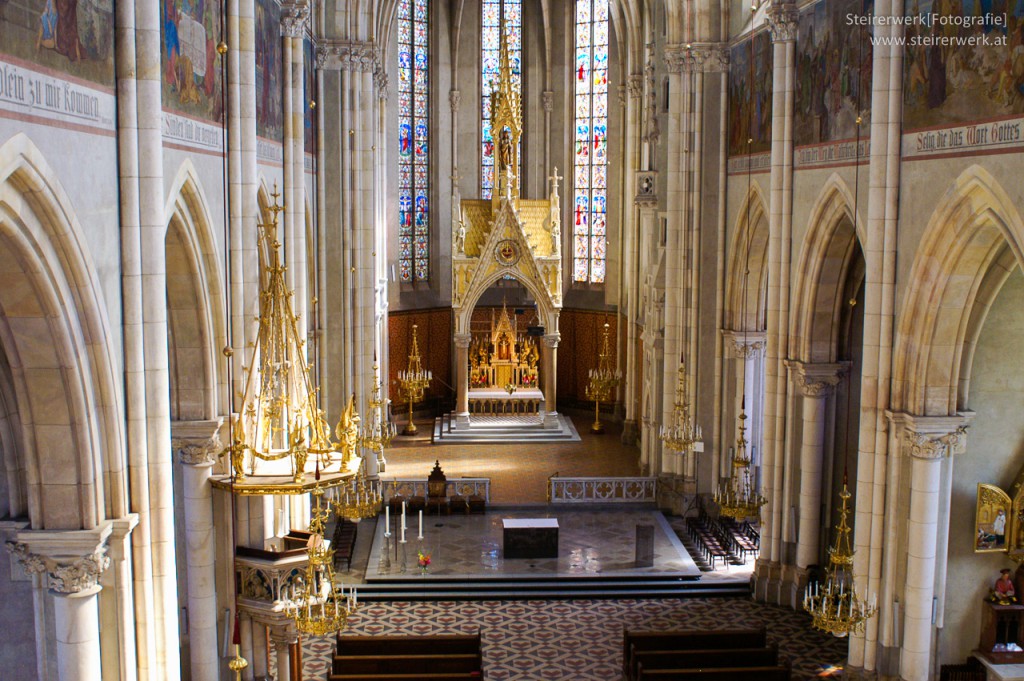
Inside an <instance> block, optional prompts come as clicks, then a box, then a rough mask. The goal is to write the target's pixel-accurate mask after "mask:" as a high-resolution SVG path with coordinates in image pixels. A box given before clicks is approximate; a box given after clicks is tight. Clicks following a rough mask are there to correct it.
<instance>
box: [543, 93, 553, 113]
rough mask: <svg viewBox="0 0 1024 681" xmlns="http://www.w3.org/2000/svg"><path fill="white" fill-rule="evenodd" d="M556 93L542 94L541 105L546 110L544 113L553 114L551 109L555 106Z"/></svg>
mask: <svg viewBox="0 0 1024 681" xmlns="http://www.w3.org/2000/svg"><path fill="white" fill-rule="evenodd" d="M554 99H555V93H554V92H552V91H551V90H544V92H541V93H540V105H541V106H542V107H543V108H544V113H551V109H552V108H553V106H554Z"/></svg>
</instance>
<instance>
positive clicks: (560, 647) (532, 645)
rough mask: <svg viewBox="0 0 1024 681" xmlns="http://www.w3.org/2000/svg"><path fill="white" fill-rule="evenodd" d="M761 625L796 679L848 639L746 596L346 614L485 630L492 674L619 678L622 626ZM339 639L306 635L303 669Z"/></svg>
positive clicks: (383, 607) (385, 627) (416, 629)
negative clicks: (815, 628)
mask: <svg viewBox="0 0 1024 681" xmlns="http://www.w3.org/2000/svg"><path fill="white" fill-rule="evenodd" d="M762 624H763V625H765V626H766V627H767V628H768V638H769V641H770V642H774V643H777V644H778V646H779V656H780V658H781V659H784V660H787V661H789V663H790V664H791V665H792V668H793V678H794V679H813V678H814V677H815V676H816V675H817V674H818V673H819V672H820V671H821V670H822V669H823V668H824V667H825V666H827V665H831V664H841V663H842V662H843V660H844V659H845V657H846V642H845V640H843V639H836V638H833V637H830V636H826V635H824V634H821V633H819V632H816V631H814V630H812V629H811V627H810V618H809V617H808V616H807V615H805V614H803V613H798V612H795V611H793V610H790V609H788V608H782V607H778V606H770V605H763V604H758V603H753V602H751V601H749V600H746V599H711V600H705V599H685V600H680V599H652V600H635V599H622V600H575V601H470V602H466V601H434V602H426V603H421V602H416V603H413V602H398V601H396V602H391V603H369V604H364V605H362V606H360V609H359V610H358V611H357V612H356V613H355V614H354V615H353V616H352V617H351V618H350V619H349V626H348V629H347V630H346V633H350V634H411V635H424V634H446V633H447V634H455V633H474V632H476V631H477V629H479V630H480V632H481V635H482V637H483V657H484V671H485V674H486V676H487V678H488V679H489V680H490V681H544V680H546V679H553V680H557V681H616V680H618V679H621V669H622V630H623V627H629V628H634V629H650V630H667V629H677V628H682V627H700V628H706V629H722V628H726V627H735V626H744V625H751V626H758V625H762ZM332 646H333V642H332V641H331V640H330V639H326V638H325V639H311V640H307V641H306V642H304V645H303V649H304V651H305V658H304V669H305V678H306V679H307V680H309V679H323V678H325V675H326V671H327V663H328V662H327V661H328V659H329V656H330V653H331V650H332Z"/></svg>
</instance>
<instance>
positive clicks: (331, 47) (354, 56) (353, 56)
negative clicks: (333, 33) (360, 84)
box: [317, 40, 381, 73]
mask: <svg viewBox="0 0 1024 681" xmlns="http://www.w3.org/2000/svg"><path fill="white" fill-rule="evenodd" d="M317 64H318V65H319V66H320V67H321V68H323V69H331V70H341V71H361V72H370V73H375V72H377V71H378V70H379V69H380V66H381V62H380V49H379V48H378V47H377V45H376V44H374V43H372V42H370V41H368V40H324V41H322V42H321V44H320V46H319V47H318V48H317Z"/></svg>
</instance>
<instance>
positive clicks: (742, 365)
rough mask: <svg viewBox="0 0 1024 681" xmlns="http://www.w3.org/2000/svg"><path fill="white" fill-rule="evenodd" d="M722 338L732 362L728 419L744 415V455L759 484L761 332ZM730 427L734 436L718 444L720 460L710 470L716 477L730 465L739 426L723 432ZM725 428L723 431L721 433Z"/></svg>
mask: <svg viewBox="0 0 1024 681" xmlns="http://www.w3.org/2000/svg"><path fill="white" fill-rule="evenodd" d="M722 335H723V336H724V340H725V343H726V345H727V347H729V348H730V349H731V350H732V353H731V354H732V357H733V358H734V359H735V370H734V372H733V374H734V380H735V386H736V388H735V395H736V404H735V409H734V413H733V414H732V416H733V417H734V421H735V418H736V416H738V414H739V412H740V410H741V409H743V410H745V412H746V414H747V422H746V427H747V432H746V438H747V453H748V455H749V456H750V457H751V461H750V465H751V466H752V467H753V470H752V473H754V474H755V482H757V483H760V475H756V474H757V473H759V472H760V463H761V461H760V453H761V415H762V413H763V411H764V401H763V399H762V395H761V381H760V374H761V371H760V369H761V366H762V362H763V361H764V347H765V334H764V332H763V331H724V332H723V334H722ZM730 426H731V427H732V428H733V429H734V433H735V434H734V435H733V436H732V437H731V438H726V440H725V441H723V442H722V446H721V449H720V458H719V460H718V462H717V465H716V466H714V468H715V469H716V473H717V474H722V471H723V470H724V469H726V467H730V464H731V463H732V462H731V460H729V455H728V450H729V448H730V447H732V446H733V445H734V444H735V442H736V440H737V439H738V438H739V434H740V433H739V426H738V425H736V424H735V423H733V424H730V425H729V426H726V428H729V427H730ZM726 428H723V432H725V431H726ZM730 470H731V467H730ZM713 488H714V487H713Z"/></svg>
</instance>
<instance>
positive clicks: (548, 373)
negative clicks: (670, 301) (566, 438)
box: [541, 331, 562, 428]
mask: <svg viewBox="0 0 1024 681" xmlns="http://www.w3.org/2000/svg"><path fill="white" fill-rule="evenodd" d="M561 337H562V335H561V334H560V333H558V332H557V331H556V332H554V333H549V334H545V336H544V343H543V345H541V362H542V366H543V372H544V427H545V428H558V405H557V404H556V400H555V396H556V391H557V385H558V341H559V339H561Z"/></svg>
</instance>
